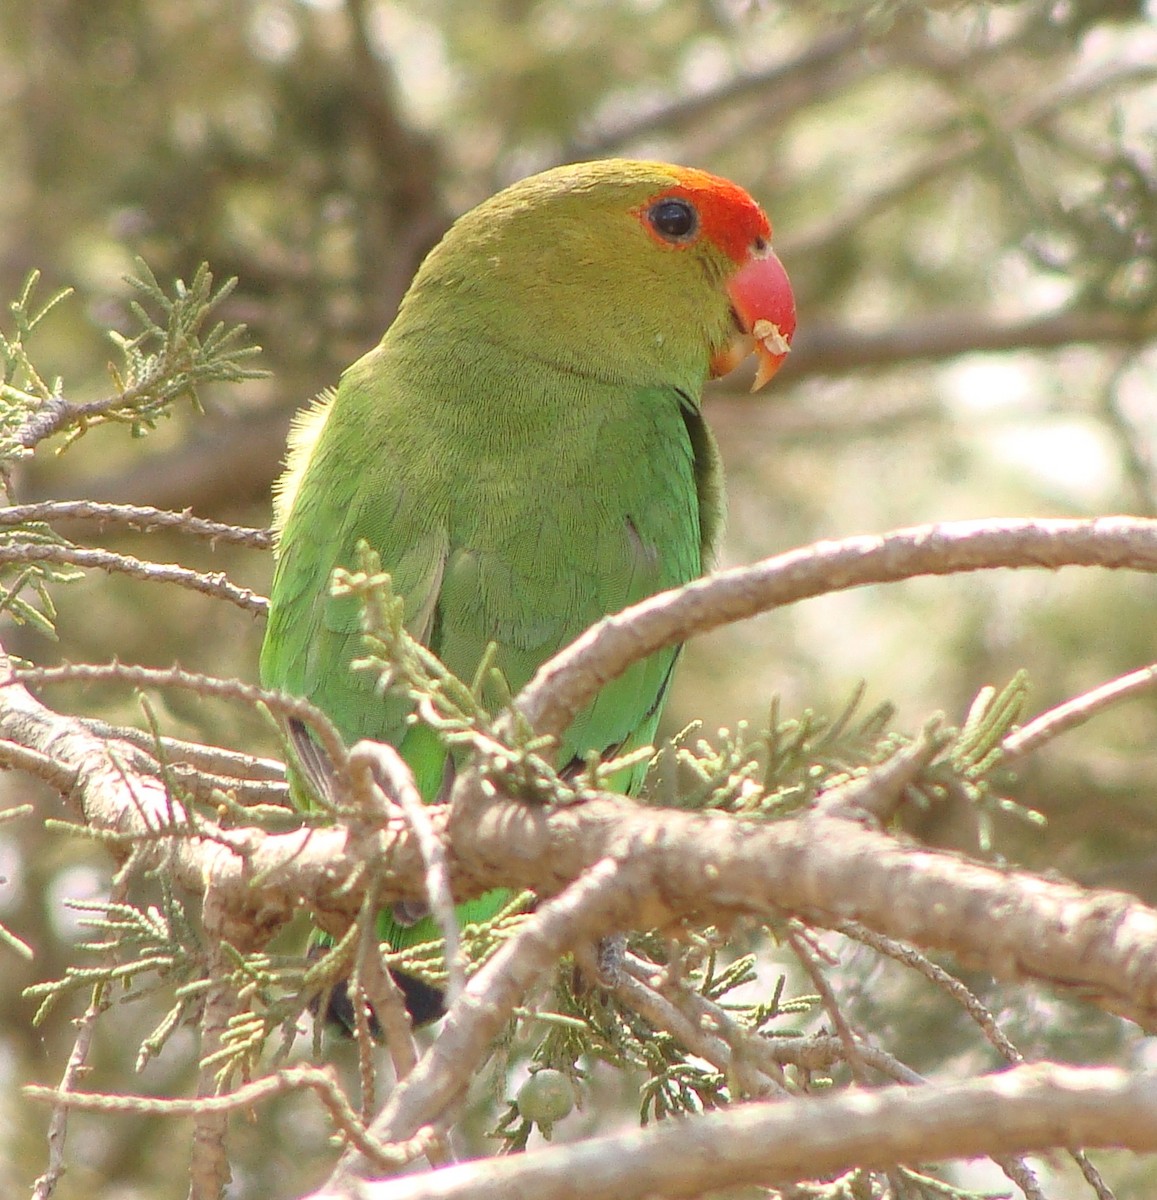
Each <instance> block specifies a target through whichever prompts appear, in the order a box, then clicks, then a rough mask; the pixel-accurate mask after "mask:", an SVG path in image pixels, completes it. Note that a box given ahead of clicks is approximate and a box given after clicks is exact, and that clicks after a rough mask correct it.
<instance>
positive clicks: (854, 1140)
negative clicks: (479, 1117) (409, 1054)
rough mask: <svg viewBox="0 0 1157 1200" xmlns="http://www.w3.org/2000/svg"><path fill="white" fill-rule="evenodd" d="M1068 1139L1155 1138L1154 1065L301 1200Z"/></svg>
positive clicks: (659, 1134) (613, 1142)
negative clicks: (1138, 1071) (1143, 1071)
mask: <svg viewBox="0 0 1157 1200" xmlns="http://www.w3.org/2000/svg"><path fill="white" fill-rule="evenodd" d="M1072 1145H1085V1146H1093V1147H1120V1148H1125V1149H1129V1150H1133V1151H1152V1150H1157V1078H1154V1076H1152V1075H1149V1074H1135V1075H1134V1074H1128V1073H1126V1072H1124V1071H1117V1070H1106V1069H1094V1068H1076V1067H1059V1066H1054V1065H1052V1064H1039V1065H1036V1066H1030V1067H1016V1068H1014V1069H1012V1070H1010V1071H1006V1072H1004V1073H1002V1074H998V1075H987V1076H983V1077H981V1078H979V1079H971V1080H968V1081H966V1082H963V1083H947V1084H924V1085H921V1086H918V1087H907V1086H891V1087H885V1088H880V1089H879V1090H877V1091H858V1092H842V1093H839V1094H837V1095H828V1096H822V1097H808V1098H804V1099H800V1100H795V1101H792V1102H789V1103H785V1102H757V1103H751V1104H745V1105H738V1106H736V1107H734V1108H730V1109H727V1110H725V1111H722V1112H713V1113H707V1114H705V1115H703V1116H700V1117H695V1118H692V1119H689V1120H682V1121H664V1122H661V1123H660V1124H658V1125H653V1126H650V1127H648V1128H646V1129H640V1130H634V1131H631V1132H629V1133H621V1134H612V1135H608V1136H605V1137H597V1138H590V1139H587V1140H586V1141H583V1142H578V1143H575V1144H573V1145H569V1146H553V1147H550V1148H548V1149H543V1150H535V1151H531V1152H529V1153H527V1154H523V1155H518V1156H515V1157H511V1158H500V1159H487V1160H485V1161H483V1162H478V1163H464V1164H462V1165H460V1166H455V1167H448V1168H446V1169H445V1170H442V1171H437V1172H435V1173H434V1174H432V1175H423V1176H411V1177H408V1178H405V1179H394V1180H389V1181H382V1182H378V1183H361V1184H352V1183H351V1184H348V1185H346V1186H345V1187H340V1188H333V1187H332V1186H330V1187H329V1188H327V1190H326V1191H324V1192H321V1193H317V1194H316V1196H315V1197H314V1198H313V1200H323V1197H324V1200H355V1198H356V1200H523V1198H526V1200H529V1198H530V1197H534V1200H629V1198H630V1197H636V1196H651V1195H662V1196H698V1195H700V1194H702V1193H704V1192H707V1191H711V1192H714V1191H716V1190H718V1189H721V1188H725V1187H736V1186H739V1185H742V1184H753V1185H760V1186H764V1187H769V1186H776V1185H781V1186H782V1185H784V1184H787V1183H790V1182H793V1181H795V1180H800V1179H816V1178H822V1177H824V1176H830V1175H835V1174H838V1173H840V1172H843V1171H846V1170H849V1169H850V1168H852V1167H855V1166H863V1167H868V1168H875V1169H879V1170H886V1169H888V1168H890V1167H893V1166H896V1165H898V1164H901V1163H905V1162H927V1161H929V1160H936V1159H941V1160H942V1159H956V1158H974V1157H977V1156H979V1155H984V1154H999V1155H1010V1154H1020V1153H1025V1152H1029V1151H1041V1150H1049V1149H1055V1148H1060V1147H1064V1146H1072Z"/></svg>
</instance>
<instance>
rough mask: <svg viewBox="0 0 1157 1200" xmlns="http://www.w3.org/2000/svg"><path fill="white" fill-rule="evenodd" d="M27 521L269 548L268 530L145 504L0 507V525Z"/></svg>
mask: <svg viewBox="0 0 1157 1200" xmlns="http://www.w3.org/2000/svg"><path fill="white" fill-rule="evenodd" d="M30 521H47V522H51V521H95V522H96V523H97V524H98V525H123V526H126V527H127V528H129V529H133V530H137V531H138V532H141V533H149V532H151V531H153V530H157V529H173V530H176V531H177V532H178V533H186V534H189V535H190V536H191V537H198V538H205V539H206V540H207V541H210V542H226V543H228V544H230V545H234V546H245V547H247V548H248V549H250V550H268V549H270V548H271V547H272V545H273V533H272V531H271V530H269V529H247V528H245V527H244V526H241V525H227V524H225V523H224V522H222V521H210V520H207V519H206V518H205V517H195V516H193V514H192V512H190V511H189V510H188V509H186V510H185V511H184V512H171V511H168V510H165V509H160V508H152V507H150V506H149V505H145V504H101V503H98V502H97V501H95V500H45V501H43V502H41V503H39V504H11V505H8V506H7V507H6V508H0V526H10V525H26V524H28V523H29V522H30Z"/></svg>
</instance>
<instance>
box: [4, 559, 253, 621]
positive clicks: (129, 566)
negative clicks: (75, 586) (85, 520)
mask: <svg viewBox="0 0 1157 1200" xmlns="http://www.w3.org/2000/svg"><path fill="white" fill-rule="evenodd" d="M39 562H48V563H58V564H60V565H62V566H70V567H93V568H96V569H98V570H101V571H106V572H108V573H109V574H110V575H113V574H117V575H128V576H129V577H130V578H132V579H142V580H145V581H146V582H149V583H173V584H176V585H177V586H178V587H183V588H188V589H189V590H190V591H194V592H200V593H201V594H202V595H205V596H212V597H213V598H214V599H215V600H228V601H229V602H230V603H231V604H236V605H237V607H238V608H242V609H244V610H245V611H246V612H251V613H256V614H258V615H259V616H264V615H265V613H266V612H267V611H268V610H269V601H268V600H266V599H265V597H264V596H259V595H258V594H257V593H256V592H254V591H252V590H251V589H250V588H244V587H239V586H238V585H237V584H235V583H232V582H230V580H229V579H228V578H227V577H226V576H225V573H224V572H223V571H214V572H207V571H193V570H190V569H189V568H188V567H182V566H178V565H177V564H175V563H152V562H144V561H142V560H141V559H139V558H134V557H133V556H132V555H131V554H116V553H114V552H113V551H111V550H99V549H95V548H93V547H91V546H57V545H52V544H47V543H43V542H35V543H11V544H9V545H6V546H0V563H39Z"/></svg>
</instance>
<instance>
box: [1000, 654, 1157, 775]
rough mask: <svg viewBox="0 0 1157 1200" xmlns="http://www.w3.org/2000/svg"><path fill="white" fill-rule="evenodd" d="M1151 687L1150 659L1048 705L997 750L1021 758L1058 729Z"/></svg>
mask: <svg viewBox="0 0 1157 1200" xmlns="http://www.w3.org/2000/svg"><path fill="white" fill-rule="evenodd" d="M1154 687H1157V663H1151V664H1150V665H1149V666H1147V667H1141V668H1139V669H1138V670H1136V671H1130V672H1129V674H1128V675H1121V676H1120V677H1118V678H1117V679H1111V680H1109V682H1108V683H1103V684H1101V685H1100V687H1095V688H1093V689H1092V690H1091V691H1088V692H1085V693H1083V694H1082V695H1080V696H1075V697H1074V698H1073V699H1072V700H1066V701H1065V702H1064V704H1058V705H1057V706H1056V708H1050V709H1049V711H1048V712H1045V713H1041V715H1040V716H1039V717H1034V718H1033V720H1031V721H1029V723H1028V724H1027V725H1023V726H1021V728H1020V729H1018V730H1016V731H1015V732H1014V733H1010V734H1009V735H1008V737H1006V738H1005V739H1004V742H1003V743H1002V744H1001V751H1002V752H1003V754H1004V757H1005V759H1006V760H1009V759H1013V758H1023V757H1024V756H1025V755H1026V754H1031V753H1032V752H1033V751H1034V750H1039V749H1040V747H1041V746H1043V745H1044V744H1045V743H1046V742H1049V741H1051V740H1052V739H1053V738H1055V737H1059V736H1060V735H1061V734H1062V733H1067V732H1068V731H1069V730H1070V729H1075V728H1076V727H1077V726H1078V725H1083V724H1084V723H1085V722H1086V721H1088V720H1091V719H1092V718H1093V717H1095V716H1097V715H1098V714H1099V713H1102V712H1104V711H1105V710H1106V709H1107V708H1111V707H1112V706H1113V705H1114V704H1118V703H1120V702H1121V701H1122V700H1128V699H1130V698H1131V697H1133V696H1137V695H1141V694H1143V693H1145V692H1148V691H1150V690H1152V689H1153V688H1154Z"/></svg>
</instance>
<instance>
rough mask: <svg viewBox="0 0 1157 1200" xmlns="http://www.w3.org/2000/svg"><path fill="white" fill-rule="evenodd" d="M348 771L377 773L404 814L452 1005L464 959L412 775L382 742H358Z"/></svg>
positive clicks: (438, 854) (436, 844)
mask: <svg viewBox="0 0 1157 1200" xmlns="http://www.w3.org/2000/svg"><path fill="white" fill-rule="evenodd" d="M349 761H350V770H351V774H352V775H354V777H355V778H356V775H357V772H358V771H359V770H361V769H364V770H367V771H369V772H370V773H372V774H373V775H374V776H376V778H377V780H378V783H379V786H380V787H381V789H382V791H383V792H385V794H386V795H387V796H388V797H389V798H390V799H391V800H393V801H394V802H395V803H396V804H397V805H398V807H399V808H400V809H401V810H402V812H403V813H404V814H405V817H406V820H407V822H409V825H410V828H411V829H413V831H414V836H415V837H416V838H417V840H418V849H419V851H420V852H421V855H422V861H423V863H425V866H426V902H427V903H428V904H429V906H430V913H431V915H432V916H433V918H434V921H435V922H436V924H437V926H438V930H439V932H440V933H441V934H442V937H443V939H444V940H445V943H446V972H447V975H448V979H447V982H446V1003H447V1005H448V1006H449V1005H451V1004H453V1003H454V1001H455V1000H457V998H458V997H459V996H460V995H461V994H462V989H463V988H464V987H465V986H466V959H465V956H464V955H463V953H462V939H461V937H460V936H459V930H458V918H457V915H456V914H455V912H454V893H453V892H452V891H451V890H450V871H449V868H448V866H447V863H446V847H445V846H444V845H443V843H442V839H441V838H440V837H439V836H438V835H437V833H436V832H435V831H434V826H433V824H432V823H431V821H430V814H429V813H428V812H427V811H426V806H425V805H424V804H423V803H422V797H421V796H420V795H419V793H418V789H417V788H416V787H415V786H414V776H413V774H412V773H411V771H410V768H409V767H408V766H407V765H406V763H405V762H404V761H403V759H402V757H401V755H399V754H398V752H397V751H396V750H395V749H394V748H393V746H389V745H386V744H384V743H382V742H369V741H363V742H358V743H357V745H355V746H354V747H353V748H352V749H351V750H350V753H349Z"/></svg>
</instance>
